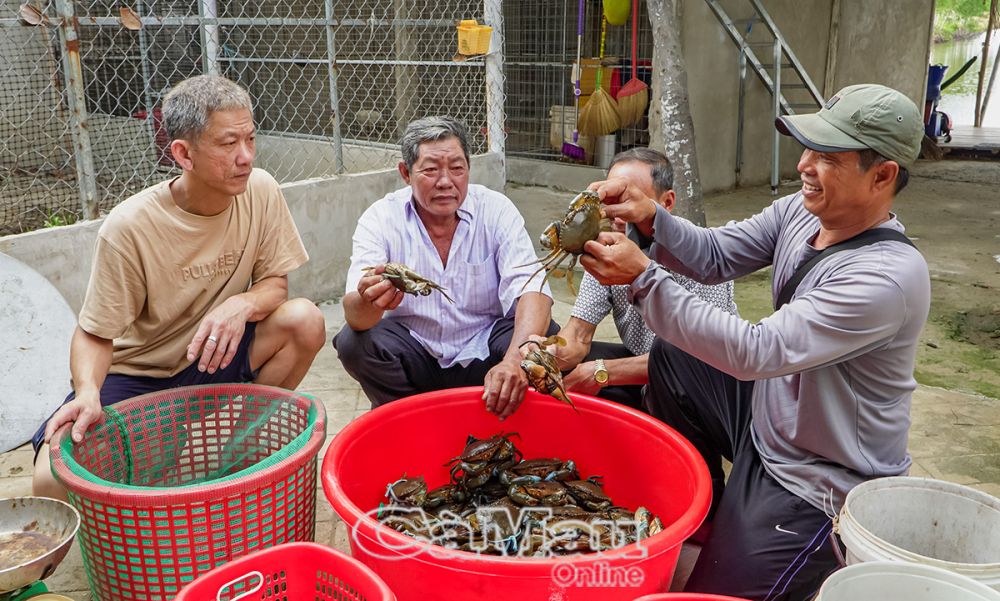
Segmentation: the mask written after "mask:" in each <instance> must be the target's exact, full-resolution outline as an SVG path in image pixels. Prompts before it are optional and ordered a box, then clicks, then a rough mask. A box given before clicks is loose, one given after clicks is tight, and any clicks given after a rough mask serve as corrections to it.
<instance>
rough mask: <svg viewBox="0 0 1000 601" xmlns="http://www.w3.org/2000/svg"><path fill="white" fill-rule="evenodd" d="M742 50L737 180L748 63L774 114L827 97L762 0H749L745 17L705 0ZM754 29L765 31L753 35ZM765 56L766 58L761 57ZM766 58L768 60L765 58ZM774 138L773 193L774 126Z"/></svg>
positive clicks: (774, 144)
mask: <svg viewBox="0 0 1000 601" xmlns="http://www.w3.org/2000/svg"><path fill="white" fill-rule="evenodd" d="M705 2H706V3H708V6H709V7H710V8H711V9H712V12H713V13H715V16H716V18H717V19H718V20H719V23H721V24H722V27H723V29H725V30H726V33H728V34H729V37H730V38H732V40H733V42H734V43H735V44H736V47H737V49H738V50H739V74H740V91H739V118H738V127H737V132H736V181H737V183H738V182H739V179H740V171H741V169H742V166H743V119H744V99H745V94H746V79H747V67H748V66H749V67H750V68H751V69H753V71H754V73H756V74H757V77H759V78H760V80H761V82H763V84H764V86H765V87H766V88H767V90H768V91H769V92H770V93H771V98H772V100H773V102H772V103H771V110H772V118H773V119H777V118H778V117H779V116H781V115H783V114H784V115H794V114H796V112H797V111H799V110H804V109H809V110H816V109H817V108H819V107H821V106H823V103H824V100H823V97H822V95H820V93H819V90H818V89H817V88H816V85H815V84H813V82H812V80H811V79H810V78H809V74H808V73H806V70H805V68H803V67H802V63H800V62H799V59H798V58H797V57H796V56H795V53H794V52H792V49H791V48H790V47H789V46H788V42H786V41H785V38H784V37H783V36H782V35H781V31H779V30H778V26H777V25H775V24H774V20H773V19H772V18H771V15H769V14H768V12H767V10H765V9H764V6H763V5H762V4H761V2H760V0H746V3H748V4H750V6H751V7H752V9H753V12H752V14H751V16H750V17H749V18H746V19H732V18H730V16H729V15H728V14H727V13H726V11H725V9H724V8H723V7H722V5H721V4H720V3H719V1H718V0H705ZM755 32H763V34H762V35H757V36H754V35H753V34H754V33H755ZM762 57H763V60H762ZM765 61H766V62H765ZM772 131H773V134H772V135H773V138H772V140H771V193H772V194H777V192H778V163H779V162H778V152H779V140H780V136H781V134H779V133H778V131H777V130H776V129H773V128H772Z"/></svg>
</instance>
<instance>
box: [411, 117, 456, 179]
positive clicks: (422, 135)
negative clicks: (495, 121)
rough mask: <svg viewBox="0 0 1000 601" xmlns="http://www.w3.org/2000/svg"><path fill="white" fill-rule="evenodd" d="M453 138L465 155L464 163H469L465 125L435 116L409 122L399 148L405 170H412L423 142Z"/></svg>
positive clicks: (449, 118)
mask: <svg viewBox="0 0 1000 601" xmlns="http://www.w3.org/2000/svg"><path fill="white" fill-rule="evenodd" d="M450 138H455V139H457V140H458V143H459V144H461V145H462V152H463V153H464V154H465V162H466V163H468V162H469V131H468V130H467V129H466V128H465V124H464V123H462V122H461V121H459V120H458V119H455V118H454V117H448V116H446V115H436V116H434V117H424V118H423V119H417V120H416V121H411V122H410V124H409V125H407V126H406V131H405V132H403V139H402V141H401V142H400V146H401V147H402V150H403V162H404V163H406V168H407V169H412V168H413V164H414V163H416V162H417V158H418V157H419V154H420V145H421V144H423V143H424V142H436V141H438V140H448V139H450Z"/></svg>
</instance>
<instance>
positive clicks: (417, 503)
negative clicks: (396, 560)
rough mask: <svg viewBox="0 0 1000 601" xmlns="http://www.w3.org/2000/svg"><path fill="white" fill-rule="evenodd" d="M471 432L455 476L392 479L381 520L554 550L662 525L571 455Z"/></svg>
mask: <svg viewBox="0 0 1000 601" xmlns="http://www.w3.org/2000/svg"><path fill="white" fill-rule="evenodd" d="M514 436H517V434H516V433H509V434H503V433H499V434H496V435H494V436H492V437H490V438H486V439H477V438H475V437H473V436H469V438H468V441H467V443H466V445H465V449H464V450H463V451H462V454H461V455H459V456H457V457H454V458H453V459H452V460H451V461H449V462H448V463H445V464H444V465H445V466H450V467H451V482H450V483H449V484H445V485H443V486H440V487H438V488H435V489H433V490H428V489H427V483H426V482H425V481H424V478H423V476H417V477H413V478H407V477H405V475H404V477H403V478H401V479H399V480H397V481H395V482H391V483H389V485H388V486H387V488H386V501H385V502H384V503H383V504H382V505H381V506H380V507H379V510H378V512H377V516H378V519H379V521H380V522H381V523H382V524H384V525H386V526H388V527H390V528H393V529H395V530H398V531H399V532H402V533H404V534H407V535H409V536H411V537H414V538H416V539H418V540H421V541H426V542H429V543H432V544H437V545H440V546H443V547H448V548H451V549H458V550H461V551H471V552H475V553H481V554H489V555H505V556H519V557H550V556H557V555H568V554H577V553H590V552H603V551H608V550H611V549H617V548H620V547H622V546H624V545H628V544H632V543H636V542H639V541H641V540H643V539H645V538H647V537H649V536H652V535H654V534H656V533H658V532H660V531H661V530H662V529H663V524H662V523H661V522H660V519H659V518H657V517H656V516H654V515H653V514H652V513H651V512H649V511H648V510H647V509H645V508H644V507H639V508H638V509H636V510H634V511H633V510H630V509H626V508H625V507H621V506H618V505H615V503H614V502H613V501H612V500H611V498H610V497H608V495H607V494H605V492H604V490H603V487H602V485H601V477H600V476H591V477H589V478H587V479H581V478H580V473H579V471H578V470H577V467H576V464H575V463H574V462H573V461H572V460H566V461H563V460H561V459H554V458H544V459H542V458H539V459H524V458H523V455H522V454H521V452H520V451H519V450H518V449H517V447H516V446H514V443H513V442H512V441H511V438H512V437H514Z"/></svg>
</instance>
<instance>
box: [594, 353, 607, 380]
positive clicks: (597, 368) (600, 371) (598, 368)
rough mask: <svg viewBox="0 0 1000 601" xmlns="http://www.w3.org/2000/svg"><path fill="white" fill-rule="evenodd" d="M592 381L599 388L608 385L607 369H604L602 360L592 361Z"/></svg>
mask: <svg viewBox="0 0 1000 601" xmlns="http://www.w3.org/2000/svg"><path fill="white" fill-rule="evenodd" d="M594 381H595V382H597V383H598V384H600V385H601V386H604V385H605V384H607V383H608V368H606V367H604V359H598V360H597V361H594Z"/></svg>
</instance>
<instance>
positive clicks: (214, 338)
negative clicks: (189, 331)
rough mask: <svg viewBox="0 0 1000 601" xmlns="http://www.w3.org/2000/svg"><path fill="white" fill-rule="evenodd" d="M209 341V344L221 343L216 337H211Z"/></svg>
mask: <svg viewBox="0 0 1000 601" xmlns="http://www.w3.org/2000/svg"><path fill="white" fill-rule="evenodd" d="M208 341H209V342H216V343H217V342H219V339H218V338H216V337H215V336H209V337H208Z"/></svg>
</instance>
